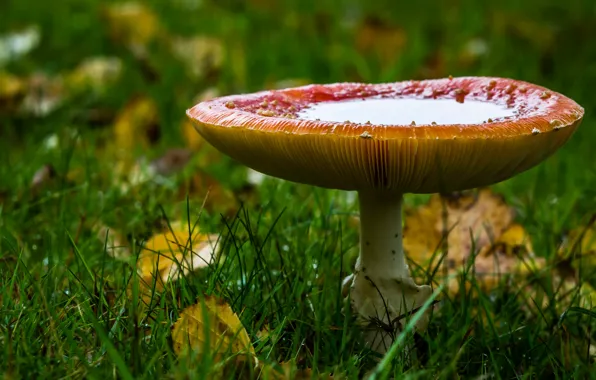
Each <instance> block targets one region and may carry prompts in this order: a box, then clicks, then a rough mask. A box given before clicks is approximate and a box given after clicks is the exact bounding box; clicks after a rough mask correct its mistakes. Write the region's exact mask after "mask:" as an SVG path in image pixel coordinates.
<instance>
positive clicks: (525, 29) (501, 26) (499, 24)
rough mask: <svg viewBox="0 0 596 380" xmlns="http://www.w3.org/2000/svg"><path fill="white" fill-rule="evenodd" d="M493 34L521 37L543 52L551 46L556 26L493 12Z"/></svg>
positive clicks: (502, 12) (515, 15)
mask: <svg viewBox="0 0 596 380" xmlns="http://www.w3.org/2000/svg"><path fill="white" fill-rule="evenodd" d="M492 16H493V17H492V23H491V27H492V28H493V29H494V31H493V33H495V34H497V35H501V36H506V37H509V38H511V36H510V35H514V36H517V37H521V38H523V39H524V40H526V41H528V42H530V43H532V44H533V45H534V46H537V47H539V48H541V49H543V50H546V49H548V48H549V47H551V46H553V44H554V42H555V38H556V33H555V32H556V25H554V24H549V23H545V22H540V21H537V20H535V19H532V18H525V17H523V16H522V15H518V14H515V13H513V12H505V11H495V12H493V14H492Z"/></svg>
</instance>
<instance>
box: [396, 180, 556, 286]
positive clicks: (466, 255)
mask: <svg viewBox="0 0 596 380" xmlns="http://www.w3.org/2000/svg"><path fill="white" fill-rule="evenodd" d="M513 217H514V211H513V209H512V208H511V207H509V206H508V205H507V204H506V203H505V202H504V200H503V199H502V198H501V197H499V196H496V195H494V194H493V193H492V192H491V191H490V190H488V189H481V190H479V191H478V192H477V193H465V194H455V195H450V196H440V195H433V196H432V197H431V198H430V200H429V203H428V204H427V205H424V206H421V207H419V208H418V209H415V210H409V211H408V212H407V213H406V218H405V227H404V249H405V251H406V253H407V255H408V258H409V259H410V260H412V261H414V262H416V263H417V264H418V265H420V266H422V267H425V268H428V267H430V268H435V267H436V265H438V263H439V261H440V260H441V258H442V255H441V254H440V253H441V252H442V249H441V248H442V247H443V246H444V245H445V243H447V244H446V246H447V254H446V256H445V257H444V258H443V261H442V265H443V271H441V270H440V269H439V271H438V272H437V273H438V274H439V275H442V274H448V275H454V274H456V273H459V272H461V271H462V270H463V269H464V268H466V265H468V262H469V260H470V259H471V258H473V259H474V264H473V270H474V273H475V274H476V277H477V279H478V280H479V281H478V282H479V283H480V284H481V285H482V286H483V287H486V288H487V289H491V288H493V287H495V286H496V285H497V284H498V283H499V280H500V279H501V277H506V276H509V275H514V274H515V275H518V276H523V275H527V274H528V273H530V272H532V271H536V270H538V269H539V268H541V267H543V266H544V264H545V262H544V260H543V259H539V258H536V257H534V254H533V252H532V246H531V242H530V238H529V236H528V235H527V233H526V232H525V230H524V229H523V227H522V226H520V225H518V224H513ZM445 234H447V241H446V242H445V241H444V238H443V236H445ZM458 287H459V279H458V278H457V277H455V278H452V279H451V280H450V281H449V287H448V288H449V291H450V293H454V292H457V290H458Z"/></svg>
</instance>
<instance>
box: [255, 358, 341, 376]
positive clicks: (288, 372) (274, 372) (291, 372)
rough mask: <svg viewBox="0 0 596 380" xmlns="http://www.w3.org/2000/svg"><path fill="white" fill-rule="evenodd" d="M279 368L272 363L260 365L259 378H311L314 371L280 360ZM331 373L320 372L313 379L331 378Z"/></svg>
mask: <svg viewBox="0 0 596 380" xmlns="http://www.w3.org/2000/svg"><path fill="white" fill-rule="evenodd" d="M279 366H280V367H281V368H280V369H276V368H274V367H273V366H272V365H263V366H262V367H261V372H260V378H261V379H263V380H310V379H312V378H313V375H314V372H313V370H312V369H311V368H303V369H298V368H296V363H294V362H282V363H280V364H279ZM333 378H334V377H333V375H330V374H328V373H327V374H324V373H321V374H319V375H318V376H316V377H315V379H333Z"/></svg>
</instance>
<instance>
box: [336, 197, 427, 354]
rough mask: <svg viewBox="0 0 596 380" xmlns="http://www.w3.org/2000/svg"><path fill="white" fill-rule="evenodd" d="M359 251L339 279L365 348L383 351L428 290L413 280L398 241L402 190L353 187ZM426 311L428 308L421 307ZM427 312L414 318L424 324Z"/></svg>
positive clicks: (419, 323)
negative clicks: (357, 211) (351, 267)
mask: <svg viewBox="0 0 596 380" xmlns="http://www.w3.org/2000/svg"><path fill="white" fill-rule="evenodd" d="M358 198H359V201H360V256H359V257H358V260H357V262H356V267H355V270H354V274H353V275H351V276H348V277H347V278H346V279H345V280H344V291H347V290H348V289H347V288H348V286H349V292H350V299H351V306H352V309H353V310H354V312H355V313H356V314H357V318H358V321H359V322H360V324H362V325H363V327H365V328H364V329H363V330H364V333H365V340H366V343H367V345H368V346H369V348H371V349H373V350H375V351H377V352H379V353H385V351H386V350H388V349H389V347H390V346H391V343H392V342H393V340H394V338H395V336H396V335H397V334H398V333H399V332H400V331H401V330H402V328H403V326H404V325H405V323H406V322H407V320H408V313H409V312H411V311H412V310H415V309H416V308H419V307H421V306H422V305H423V304H424V303H425V302H426V300H427V299H428V298H429V297H430V296H431V294H432V289H431V287H430V286H428V285H422V286H419V285H416V283H415V282H414V280H413V279H412V277H410V273H409V270H408V265H407V263H406V260H405V256H404V251H403V246H402V238H403V235H402V217H401V214H402V199H403V197H402V195H401V194H395V193H384V192H359V193H358ZM427 313H428V312H427ZM427 324H428V314H426V315H425V316H423V318H421V319H420V320H419V321H418V323H417V324H416V329H417V330H418V331H423V330H425V329H426V326H427Z"/></svg>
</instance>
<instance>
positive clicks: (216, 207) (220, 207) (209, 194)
mask: <svg viewBox="0 0 596 380" xmlns="http://www.w3.org/2000/svg"><path fill="white" fill-rule="evenodd" d="M187 194H188V196H189V197H191V198H194V199H201V200H202V199H205V209H206V210H207V211H209V212H216V213H222V214H225V215H233V214H234V213H235V212H236V211H237V209H238V205H239V204H238V200H237V199H236V197H235V196H234V193H233V192H232V191H231V190H230V189H227V188H225V187H223V186H222V184H221V183H219V182H218V181H217V180H216V179H215V178H213V177H211V176H209V175H207V174H206V173H204V172H200V171H197V173H196V174H195V175H194V176H193V177H191V178H189V179H188V180H187V182H186V184H185V186H183V187H181V188H180V190H179V192H178V199H186V196H187Z"/></svg>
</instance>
